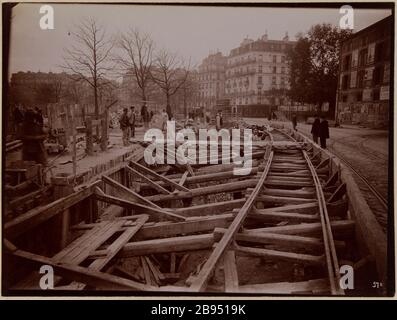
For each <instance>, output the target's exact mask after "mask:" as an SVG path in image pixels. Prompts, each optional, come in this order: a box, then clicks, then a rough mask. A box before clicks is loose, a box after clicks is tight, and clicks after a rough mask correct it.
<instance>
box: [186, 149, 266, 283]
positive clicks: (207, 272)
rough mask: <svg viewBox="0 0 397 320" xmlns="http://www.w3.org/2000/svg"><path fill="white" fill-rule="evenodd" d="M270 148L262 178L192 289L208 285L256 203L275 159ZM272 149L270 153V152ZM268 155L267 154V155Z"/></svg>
mask: <svg viewBox="0 0 397 320" xmlns="http://www.w3.org/2000/svg"><path fill="white" fill-rule="evenodd" d="M270 150H271V149H270V148H268V149H267V152H266V154H267V155H268V157H267V162H266V167H265V169H264V171H263V173H262V175H261V178H260V180H259V181H258V183H257V185H256V187H255V189H254V191H253V192H252V194H251V196H250V197H249V198H248V199H247V202H246V203H245V204H244V206H243V207H242V208H241V209H240V211H239V213H238V214H237V216H236V217H235V218H234V220H233V222H232V223H231V225H230V226H229V228H228V231H227V232H226V233H225V234H224V235H223V237H222V239H221V240H220V241H219V243H218V245H217V246H216V247H215V249H214V251H213V252H212V254H211V256H210V257H209V258H208V260H207V261H206V262H205V264H204V266H203V268H202V269H201V271H200V272H199V274H198V275H197V278H196V280H195V281H194V282H193V283H192V285H191V287H190V288H191V289H193V290H195V291H203V290H204V289H205V287H206V285H207V282H208V280H209V277H210V275H211V274H212V272H213V270H214V268H215V266H216V264H217V263H218V261H219V259H220V258H221V257H222V255H223V253H224V252H225V250H226V249H227V247H228V246H229V244H230V242H231V241H232V239H233V237H234V235H235V234H236V233H237V231H238V229H239V228H240V226H241V225H242V224H243V222H244V220H245V218H246V216H247V215H248V213H249V212H250V210H251V208H252V206H253V205H254V203H255V198H256V197H257V196H258V194H259V193H260V191H261V190H262V187H263V184H264V182H265V180H266V177H267V174H268V172H269V170H270V166H271V163H272V159H273V151H270ZM269 151H270V154H268V152H269ZM265 157H266V156H265Z"/></svg>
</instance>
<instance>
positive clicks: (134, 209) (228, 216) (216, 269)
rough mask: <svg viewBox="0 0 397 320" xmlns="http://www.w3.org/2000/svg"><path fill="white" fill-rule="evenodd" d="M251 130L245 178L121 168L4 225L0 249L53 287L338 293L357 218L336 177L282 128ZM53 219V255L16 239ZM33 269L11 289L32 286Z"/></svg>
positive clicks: (226, 170) (214, 170) (184, 169)
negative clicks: (58, 223)
mask: <svg viewBox="0 0 397 320" xmlns="http://www.w3.org/2000/svg"><path fill="white" fill-rule="evenodd" d="M254 132H255V130H254ZM255 133H256V135H259V136H260V137H262V141H260V143H258V144H256V145H255V144H254V146H253V149H252V152H251V156H252V158H253V161H252V170H251V172H250V174H249V175H247V176H235V175H234V173H233V169H234V165H233V164H214V165H208V166H205V165H201V166H193V165H178V166H174V167H171V166H165V169H164V168H163V169H162V168H150V167H147V166H145V165H143V164H140V163H139V162H136V161H127V162H126V164H125V166H124V167H122V168H121V169H120V170H122V174H121V175H120V176H121V178H120V179H116V178H115V177H114V176H110V175H106V174H104V175H103V176H102V177H101V179H100V180H98V181H96V182H94V183H92V184H90V185H88V186H85V187H84V188H82V189H81V190H79V191H77V192H75V193H73V194H71V195H69V196H67V197H65V198H61V199H59V200H57V201H55V202H52V203H50V204H48V205H45V206H44V207H39V208H35V209H32V210H30V211H29V212H27V213H25V214H23V215H21V216H20V217H17V218H16V219H14V220H12V221H10V222H8V223H6V224H5V228H4V231H5V238H6V240H5V248H6V252H7V254H9V255H10V256H12V257H13V258H15V259H17V260H18V261H20V259H22V260H24V261H27V262H29V265H30V266H31V265H33V266H40V265H43V264H45V265H50V266H52V267H53V269H54V274H55V275H56V276H55V288H56V289H58V290H66V291H69V290H76V291H79V290H129V291H149V292H178V293H186V292H189V293H191V292H226V293H254V294H325V295H343V294H344V291H343V290H342V289H341V287H340V285H339V265H340V263H339V261H338V256H341V255H342V256H343V255H345V254H346V252H349V250H347V249H348V248H350V243H349V240H350V239H351V238H352V236H351V235H352V234H353V232H354V231H353V230H354V221H353V220H351V218H350V217H349V213H348V210H347V207H348V205H347V199H346V195H345V193H346V186H345V185H344V184H343V183H341V181H340V178H339V173H338V172H337V171H336V172H332V168H331V166H330V159H329V158H328V159H321V157H320V152H319V151H318V152H316V151H315V149H314V148H313V146H312V145H310V144H307V143H305V142H303V141H302V140H303V139H301V141H296V140H295V139H294V138H293V137H292V135H290V134H288V132H287V130H282V129H274V128H273V129H271V130H265V129H264V128H262V129H261V130H259V129H258V130H256V132H255ZM231 157H232V155H231ZM170 169H172V170H173V173H171V174H170V173H169V171H171V170H170ZM117 180H119V181H117ZM194 186H195V187H194ZM217 196H218V198H217ZM196 200H201V202H200V201H196ZM76 206H79V209H80V210H79V214H78V217H74V218H73V219H72V217H71V215H73V211H74V210H77V209H76ZM60 212H61V214H62V217H63V219H64V220H62V221H63V222H65V219H66V220H67V222H68V223H67V224H66V225H67V227H66V230H64V229H65V228H64V227H63V228H62V232H61V231H60V232H61V233H62V235H63V239H62V241H61V243H62V244H61V246H60V250H58V251H57V252H56V253H55V254H52V255H46V256H45V255H42V254H37V253H33V252H31V251H28V250H25V249H22V248H20V247H19V246H18V244H17V242H14V239H17V238H18V237H19V236H22V235H23V234H24V233H25V232H27V230H31V229H33V228H35V227H37V226H39V225H40V224H41V223H42V222H43V221H46V220H49V219H51V218H54V217H55V216H57V215H59V214H60ZM65 212H66V214H65ZM98 212H102V215H99V214H98ZM104 212H106V214H104ZM65 217H66V218H65ZM82 217H83V218H82ZM62 225H64V224H62ZM350 249H351V248H350ZM350 251H351V250H350ZM349 258H351V257H349ZM258 261H259V262H258ZM255 263H256V264H257V266H258V267H257V268H254V272H252V271H249V270H253V269H252V265H253V264H255ZM36 269H37V268H36ZM36 269H35V268H33V269H31V271H30V272H28V273H26V270H25V271H24V273H23V274H24V276H23V278H22V279H17V280H18V281H15V283H13V284H12V287H11V289H13V290H32V289H33V290H34V289H39V283H40V278H41V277H42V274H40V273H39V272H38V269H37V270H36ZM247 272H248V273H249V272H251V274H249V275H247ZM16 277H17V278H18V276H16Z"/></svg>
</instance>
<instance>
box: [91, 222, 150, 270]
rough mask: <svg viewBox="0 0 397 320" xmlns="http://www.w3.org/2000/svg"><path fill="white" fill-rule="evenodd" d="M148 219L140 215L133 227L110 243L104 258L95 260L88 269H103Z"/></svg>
mask: <svg viewBox="0 0 397 320" xmlns="http://www.w3.org/2000/svg"><path fill="white" fill-rule="evenodd" d="M148 218H149V216H147V215H140V216H139V217H138V219H137V220H136V221H135V223H136V225H135V226H131V227H128V228H127V229H126V230H125V231H124V232H123V233H122V234H121V235H120V236H119V237H118V238H117V239H116V240H115V241H113V242H112V244H111V245H109V246H108V247H107V248H106V250H107V254H106V257H103V258H99V259H96V260H95V261H93V262H92V263H91V264H90V265H89V266H88V269H89V270H96V271H100V270H102V268H103V267H105V266H106V264H107V263H108V262H110V260H112V259H113V258H114V257H115V256H116V254H117V253H118V252H119V251H120V250H121V249H122V248H123V247H124V245H125V244H126V243H127V242H128V241H129V240H130V239H131V238H132V237H133V236H134V235H135V234H136V233H137V232H138V230H139V229H140V228H141V227H142V226H143V224H144V223H145V222H146V221H147V219H148Z"/></svg>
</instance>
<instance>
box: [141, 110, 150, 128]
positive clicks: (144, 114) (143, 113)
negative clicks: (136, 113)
mask: <svg viewBox="0 0 397 320" xmlns="http://www.w3.org/2000/svg"><path fill="white" fill-rule="evenodd" d="M141 117H142V121H143V127H144V129H145V130H147V129H148V128H149V112H148V110H147V107H146V104H144V105H143V106H142V108H141Z"/></svg>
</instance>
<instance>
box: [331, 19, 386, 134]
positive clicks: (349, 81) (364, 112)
mask: <svg viewBox="0 0 397 320" xmlns="http://www.w3.org/2000/svg"><path fill="white" fill-rule="evenodd" d="M392 28H393V21H392V16H389V17H387V18H385V19H383V20H381V21H379V22H377V23H375V24H373V25H371V26H369V27H367V28H365V29H363V30H360V31H359V32H357V33H355V34H353V35H352V36H351V37H350V38H349V39H348V40H346V41H344V42H343V43H342V45H341V57H340V70H339V83H338V93H337V109H336V120H337V121H339V122H340V123H353V124H363V125H366V126H370V127H381V126H385V125H387V124H388V115H389V108H391V107H392V105H391V101H390V98H389V96H390V94H389V93H390V81H391V72H390V65H391V59H392V52H391V51H392V41H393V39H392ZM391 89H393V88H391Z"/></svg>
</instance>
